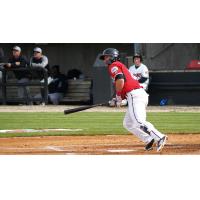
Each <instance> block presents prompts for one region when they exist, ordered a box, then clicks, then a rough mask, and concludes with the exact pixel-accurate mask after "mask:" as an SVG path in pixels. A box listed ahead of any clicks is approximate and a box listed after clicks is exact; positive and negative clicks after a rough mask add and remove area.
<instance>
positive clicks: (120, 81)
mask: <svg viewBox="0 0 200 200" xmlns="http://www.w3.org/2000/svg"><path fill="white" fill-rule="evenodd" d="M123 87H124V75H123V74H118V75H116V77H115V89H116V93H120V92H121V91H122V89H123Z"/></svg>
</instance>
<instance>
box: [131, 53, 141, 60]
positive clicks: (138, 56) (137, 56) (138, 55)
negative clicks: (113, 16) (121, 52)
mask: <svg viewBox="0 0 200 200" xmlns="http://www.w3.org/2000/svg"><path fill="white" fill-rule="evenodd" d="M135 58H140V61H141V62H142V61H143V59H142V55H140V54H138V53H136V54H135V55H134V56H133V60H134V59H135Z"/></svg>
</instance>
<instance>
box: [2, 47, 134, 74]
mask: <svg viewBox="0 0 200 200" xmlns="http://www.w3.org/2000/svg"><path fill="white" fill-rule="evenodd" d="M14 45H15V44H0V47H2V48H3V50H4V53H5V55H6V58H5V60H7V58H8V57H9V55H10V53H11V49H12V47H13V46H14ZM17 45H19V46H20V47H21V48H22V51H23V52H22V53H23V54H24V55H26V56H27V57H28V58H30V57H31V55H32V51H33V48H34V47H35V46H39V47H41V48H42V49H43V54H44V55H46V56H47V57H48V58H49V63H50V65H51V66H52V65H55V64H59V65H60V66H61V71H62V72H63V73H67V71H68V70H69V69H73V68H76V69H80V70H81V71H82V72H83V73H84V74H85V76H87V77H91V76H92V66H93V64H94V62H95V59H96V56H97V55H98V53H100V52H102V51H103V50H104V49H105V48H108V47H113V48H117V49H118V50H119V51H120V52H126V53H127V54H130V55H132V54H133V52H134V46H133V44H120V43H118V44H116V43H115V44H105V43H97V44H94V43H91V44H87V43H85V44H84V43H83V44H78V43H77V44H75V43H71V44H69V43H67V44H65V43H64V44H54V43H49V44H17Z"/></svg>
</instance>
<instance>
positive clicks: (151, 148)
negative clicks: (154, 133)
mask: <svg viewBox="0 0 200 200" xmlns="http://www.w3.org/2000/svg"><path fill="white" fill-rule="evenodd" d="M153 144H154V140H153ZM153 144H152V146H151V147H150V148H148V149H147V148H146V147H145V148H144V149H145V151H151V150H153Z"/></svg>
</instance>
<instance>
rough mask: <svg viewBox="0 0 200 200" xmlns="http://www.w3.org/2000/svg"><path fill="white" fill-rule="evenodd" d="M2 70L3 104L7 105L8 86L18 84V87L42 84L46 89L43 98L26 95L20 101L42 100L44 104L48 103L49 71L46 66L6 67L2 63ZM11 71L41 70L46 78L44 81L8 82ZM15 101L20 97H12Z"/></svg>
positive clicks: (30, 71)
mask: <svg viewBox="0 0 200 200" xmlns="http://www.w3.org/2000/svg"><path fill="white" fill-rule="evenodd" d="M0 71H1V72H2V81H1V82H0V87H1V91H2V104H3V105H6V104H7V89H8V87H11V86H16V87H26V86H27V87H28V86H40V87H41V88H43V89H44V95H43V96H42V98H39V99H35V98H32V97H31V98H30V97H28V96H27V95H26V97H23V98H21V99H20V101H26V102H30V101H33V100H37V101H39V100H40V101H42V102H43V103H44V104H48V71H47V69H46V68H42V67H24V68H4V67H3V66H2V65H0ZM9 71H12V72H16V71H22V72H27V73H30V74H32V72H35V71H37V72H41V73H42V76H43V78H44V82H41V81H37V82H33V81H29V82H27V83H17V82H12V83H11V82H8V80H9V79H7V73H8V72H9ZM12 100H13V101H19V98H16V99H12Z"/></svg>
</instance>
